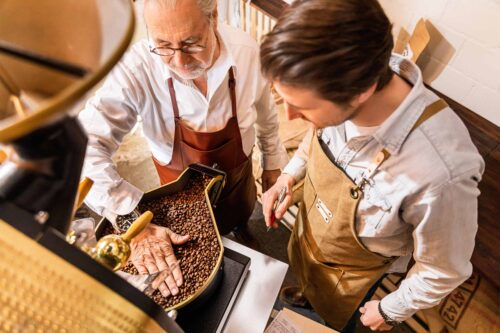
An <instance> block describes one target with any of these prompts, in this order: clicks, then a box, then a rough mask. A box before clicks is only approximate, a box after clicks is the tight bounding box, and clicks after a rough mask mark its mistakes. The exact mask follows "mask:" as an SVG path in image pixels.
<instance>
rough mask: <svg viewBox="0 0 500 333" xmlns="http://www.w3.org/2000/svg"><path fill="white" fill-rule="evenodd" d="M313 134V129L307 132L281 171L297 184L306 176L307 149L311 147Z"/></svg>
mask: <svg viewBox="0 0 500 333" xmlns="http://www.w3.org/2000/svg"><path fill="white" fill-rule="evenodd" d="M313 134H314V129H313V128H312V127H311V128H309V130H308V131H307V133H306V135H305V136H304V139H302V142H301V143H300V145H299V147H298V148H297V151H296V152H295V154H294V155H293V157H292V158H291V159H290V162H288V164H287V165H286V167H285V168H284V169H283V173H286V174H288V175H290V176H292V177H293V178H295V181H296V182H298V181H300V180H301V179H302V178H304V177H305V175H306V169H307V161H308V159H309V147H310V145H311V140H312V136H313Z"/></svg>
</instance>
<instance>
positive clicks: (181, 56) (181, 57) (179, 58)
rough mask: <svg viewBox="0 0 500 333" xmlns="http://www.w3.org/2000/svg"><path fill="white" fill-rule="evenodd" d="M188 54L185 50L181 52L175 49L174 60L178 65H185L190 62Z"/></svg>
mask: <svg viewBox="0 0 500 333" xmlns="http://www.w3.org/2000/svg"><path fill="white" fill-rule="evenodd" d="M188 58H189V57H188V55H187V54H185V53H184V52H181V51H180V50H177V51H175V53H174V55H173V56H172V62H173V63H174V65H175V66H176V67H183V66H185V65H187V64H189V60H188Z"/></svg>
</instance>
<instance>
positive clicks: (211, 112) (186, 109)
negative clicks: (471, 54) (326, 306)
mask: <svg viewBox="0 0 500 333" xmlns="http://www.w3.org/2000/svg"><path fill="white" fill-rule="evenodd" d="M144 18H145V21H146V25H147V30H148V40H143V41H140V42H139V43H137V44H135V45H134V46H133V47H132V48H131V50H130V51H129V52H128V53H127V54H126V55H125V57H124V59H123V60H122V61H121V62H120V63H119V64H118V65H117V66H116V68H115V69H114V70H113V72H112V73H111V74H110V76H109V77H108V78H107V80H106V82H105V83H104V85H103V87H102V88H100V89H99V90H98V91H97V93H96V94H95V96H94V97H93V98H92V99H90V100H89V101H88V103H87V105H86V107H85V109H84V110H83V111H82V113H81V114H80V120H81V122H82V124H83V125H84V127H85V129H86V130H87V132H88V135H89V147H88V150H87V157H86V162H85V166H84V172H83V174H84V175H85V176H87V177H90V178H92V179H93V180H94V182H95V185H94V188H93V190H92V191H91V193H90V194H89V196H88V199H87V201H86V202H87V204H88V205H89V206H90V207H91V208H92V209H93V210H95V211H96V212H97V213H100V214H101V215H104V216H107V217H110V218H113V217H114V216H116V215H123V214H128V213H130V212H131V211H132V210H133V209H134V208H135V207H136V205H137V203H138V202H139V200H140V199H141V197H142V194H143V193H142V192H141V191H140V190H139V189H137V188H136V187H134V186H133V185H131V184H129V183H127V182H126V181H124V180H123V179H122V178H121V177H120V176H119V175H118V173H117V171H116V168H115V166H114V165H113V163H112V160H111V155H112V154H113V153H114V152H115V150H116V149H117V148H118V146H119V144H120V142H121V141H122V139H123V137H124V135H126V134H127V133H129V131H130V130H131V129H132V127H133V126H134V125H135V124H136V121H137V118H138V117H139V116H140V117H141V119H142V122H143V129H144V135H145V137H146V139H147V141H148V144H149V146H150V148H151V151H152V155H153V160H154V164H155V166H156V169H157V171H158V174H159V176H160V180H161V182H162V183H166V182H169V181H172V180H174V179H176V177H177V176H178V175H179V174H180V173H181V172H182V170H184V169H185V168H186V167H187V166H188V165H189V164H191V163H194V162H202V163H204V164H207V165H212V164H214V163H217V164H218V165H219V167H220V168H221V169H222V170H224V171H226V172H227V175H228V178H227V183H226V186H225V188H224V190H223V192H222V194H221V199H220V202H219V205H218V206H217V209H216V211H215V215H216V219H217V223H218V227H219V230H220V231H221V233H228V232H230V231H231V230H232V229H233V228H235V227H237V226H242V225H246V222H247V220H248V218H249V216H250V214H251V212H252V210H253V207H254V204H255V184H254V178H253V176H252V163H251V161H250V155H251V152H252V148H253V146H254V144H255V137H257V139H258V141H257V143H258V145H259V148H260V150H261V151H262V153H263V158H262V166H263V169H264V172H263V175H262V181H263V187H264V189H267V188H268V187H270V185H272V184H273V183H274V181H275V180H276V178H277V177H278V176H279V174H280V170H279V169H280V168H281V167H282V166H284V164H286V160H287V157H286V151H285V149H284V147H283V146H282V144H281V142H280V140H279V138H278V132H277V130H278V122H277V115H276V113H275V111H274V104H273V101H272V98H271V94H270V90H269V84H268V83H267V82H266V81H265V80H264V79H263V78H262V76H261V74H260V67H259V59H258V54H259V50H258V46H257V44H256V43H255V41H253V40H252V39H251V38H250V37H249V36H248V35H246V34H245V33H243V32H241V31H239V30H236V29H234V28H231V27H228V26H225V25H218V23H217V10H216V0H146V1H145V2H144ZM188 238H189V236H188V235H184V236H180V235H176V234H174V233H173V232H172V231H170V230H168V229H166V228H159V227H156V226H151V227H149V228H148V229H147V230H146V231H145V232H144V233H143V234H142V235H140V237H138V239H137V240H135V241H134V242H133V243H132V249H133V253H132V258H133V262H134V264H135V266H136V268H137V269H138V270H139V272H140V273H143V274H146V273H153V272H156V271H158V270H164V269H167V268H170V269H171V270H172V272H173V273H172V275H170V276H169V277H168V278H167V279H166V283H165V284H162V285H161V286H160V291H161V292H162V294H163V295H165V296H168V295H170V294H174V295H175V294H177V293H178V287H179V286H180V285H181V284H182V274H181V272H180V269H179V268H178V264H177V261H176V259H175V256H174V255H173V251H172V247H171V243H174V244H181V243H184V242H185V241H187V240H188Z"/></svg>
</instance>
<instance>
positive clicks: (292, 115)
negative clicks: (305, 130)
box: [285, 102, 302, 120]
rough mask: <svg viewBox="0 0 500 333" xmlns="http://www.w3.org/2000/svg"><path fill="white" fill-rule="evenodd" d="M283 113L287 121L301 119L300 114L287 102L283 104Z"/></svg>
mask: <svg viewBox="0 0 500 333" xmlns="http://www.w3.org/2000/svg"><path fill="white" fill-rule="evenodd" d="M285 113H286V117H287V118H288V120H293V119H296V118H302V115H301V114H300V112H299V111H297V109H295V108H294V107H293V106H291V105H290V104H288V103H287V102H285Z"/></svg>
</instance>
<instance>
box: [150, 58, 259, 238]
mask: <svg viewBox="0 0 500 333" xmlns="http://www.w3.org/2000/svg"><path fill="white" fill-rule="evenodd" d="M228 85H229V92H230V97H231V108H232V117H231V118H229V120H228V122H227V124H226V126H225V127H224V128H222V129H220V130H218V131H215V132H196V131H194V130H192V129H191V128H189V127H188V126H187V125H186V124H184V123H183V121H182V119H181V118H180V116H179V107H178V105H177V99H176V97H175V90H174V84H173V80H172V78H170V79H169V80H168V89H169V92H170V98H171V100H172V107H173V110H174V116H175V137H174V145H173V152H172V161H171V162H170V163H169V164H167V165H161V164H159V163H158V162H157V161H156V160H155V159H154V158H153V161H154V164H155V166H156V170H157V171H158V175H159V176H160V182H161V183H162V184H166V183H169V182H171V181H174V180H175V179H177V177H178V176H179V175H180V174H181V173H182V171H184V169H185V168H187V167H188V166H189V165H190V164H192V163H202V164H205V165H208V166H213V165H214V164H217V165H218V168H219V169H221V170H223V171H225V172H226V173H227V178H226V185H225V186H224V189H223V190H222V193H221V196H220V198H219V201H218V202H217V205H216V208H215V211H214V213H215V219H216V221H217V226H218V228H219V232H220V233H221V234H226V233H228V232H230V231H231V230H232V229H233V228H234V227H235V226H236V225H238V224H240V223H245V222H246V221H247V220H248V218H249V217H250V215H251V214H252V211H253V208H254V206H255V200H256V187H255V179H254V177H253V173H252V162H251V160H250V159H249V158H248V157H247V156H246V155H245V153H244V151H243V145H242V141H241V133H240V128H239V125H238V117H237V114H236V112H237V108H236V89H235V87H236V81H235V79H234V73H233V69H232V68H230V69H229V79H228Z"/></svg>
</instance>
